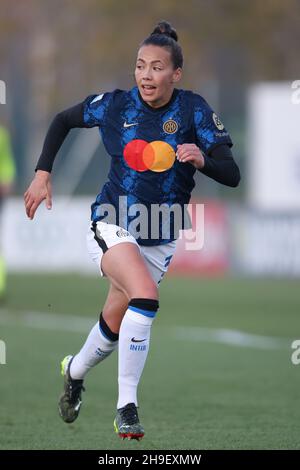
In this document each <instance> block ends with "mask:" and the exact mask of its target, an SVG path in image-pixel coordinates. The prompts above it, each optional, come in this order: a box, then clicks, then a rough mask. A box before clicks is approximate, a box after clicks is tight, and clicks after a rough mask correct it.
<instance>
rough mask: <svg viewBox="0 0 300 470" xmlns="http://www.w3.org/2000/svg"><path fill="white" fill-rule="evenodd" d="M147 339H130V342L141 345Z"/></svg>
mask: <svg viewBox="0 0 300 470" xmlns="http://www.w3.org/2000/svg"><path fill="white" fill-rule="evenodd" d="M146 339H147V338H145V339H135V337H133V338H131V341H132V342H133V343H142V342H143V341H146Z"/></svg>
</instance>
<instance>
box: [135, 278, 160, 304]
mask: <svg viewBox="0 0 300 470" xmlns="http://www.w3.org/2000/svg"><path fill="white" fill-rule="evenodd" d="M130 298H145V299H155V300H158V287H157V284H156V283H155V282H154V281H153V280H152V279H151V280H149V281H147V282H144V283H141V284H140V285H138V286H134V287H133V288H132V290H131V292H130Z"/></svg>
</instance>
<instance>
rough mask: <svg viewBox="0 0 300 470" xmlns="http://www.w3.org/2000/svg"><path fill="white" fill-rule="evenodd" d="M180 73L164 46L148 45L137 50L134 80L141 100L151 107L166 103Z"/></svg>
mask: <svg viewBox="0 0 300 470" xmlns="http://www.w3.org/2000/svg"><path fill="white" fill-rule="evenodd" d="M181 73H182V70H181V68H177V69H174V66H173V63H172V60H171V54H170V52H169V51H168V50H167V49H166V48H164V47H159V46H153V45H148V46H142V47H141V48H140V50H139V51H138V56H137V61H136V68H135V80H136V83H137V86H138V88H139V91H140V93H141V95H142V98H143V100H144V101H146V103H148V104H149V105H150V106H152V107H153V108H158V107H160V106H163V105H164V104H166V103H168V101H169V100H170V98H171V96H172V93H173V90H174V86H175V83H176V82H178V81H179V80H180V78H181Z"/></svg>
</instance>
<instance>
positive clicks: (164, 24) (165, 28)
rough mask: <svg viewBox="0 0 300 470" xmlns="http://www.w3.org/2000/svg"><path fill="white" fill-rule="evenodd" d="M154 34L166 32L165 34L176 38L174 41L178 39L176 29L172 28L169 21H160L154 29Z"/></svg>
mask: <svg viewBox="0 0 300 470" xmlns="http://www.w3.org/2000/svg"><path fill="white" fill-rule="evenodd" d="M152 34H164V35H165V36H169V37H170V38H172V39H174V41H176V42H177V41H178V36H177V33H176V30H175V29H174V28H172V26H171V25H170V23H169V22H168V21H160V22H159V23H158V24H157V26H156V27H155V28H154V30H153V31H152V33H151V35H152Z"/></svg>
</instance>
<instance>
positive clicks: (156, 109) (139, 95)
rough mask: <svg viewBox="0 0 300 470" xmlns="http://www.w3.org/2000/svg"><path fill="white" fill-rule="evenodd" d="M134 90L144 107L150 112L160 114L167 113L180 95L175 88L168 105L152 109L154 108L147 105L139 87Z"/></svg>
mask: <svg viewBox="0 0 300 470" xmlns="http://www.w3.org/2000/svg"><path fill="white" fill-rule="evenodd" d="M134 88H135V89H136V93H137V96H138V99H139V101H140V102H141V103H142V105H143V106H145V108H147V109H149V111H152V112H154V113H160V112H161V111H165V110H166V109H168V108H169V106H170V105H171V104H172V103H173V102H174V101H175V99H176V97H177V95H178V93H179V90H178V89H177V88H174V90H173V94H172V96H171V98H170V100H169V101H168V103H166V104H164V105H163V106H160V107H159V108H152V106H150V105H149V104H148V103H146V101H144V100H143V98H142V95H141V94H140V92H139V89H138V87H137V86H136V87H134Z"/></svg>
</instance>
